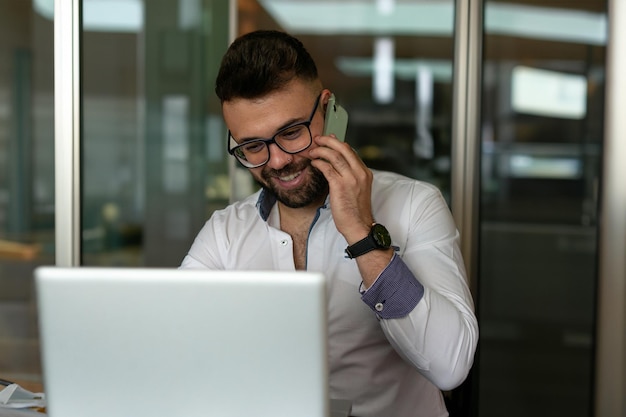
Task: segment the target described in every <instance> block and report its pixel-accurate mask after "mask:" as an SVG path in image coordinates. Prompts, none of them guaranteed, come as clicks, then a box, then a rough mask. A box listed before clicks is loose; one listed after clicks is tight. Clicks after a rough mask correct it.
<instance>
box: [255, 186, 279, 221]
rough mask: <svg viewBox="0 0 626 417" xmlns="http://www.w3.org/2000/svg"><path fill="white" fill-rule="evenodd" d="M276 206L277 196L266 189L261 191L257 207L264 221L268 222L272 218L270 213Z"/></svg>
mask: <svg viewBox="0 0 626 417" xmlns="http://www.w3.org/2000/svg"><path fill="white" fill-rule="evenodd" d="M274 204H276V196H275V195H274V194H273V193H271V192H268V191H267V190H265V189H263V190H261V194H259V199H258V200H257V202H256V207H257V209H258V210H259V215H260V216H261V218H262V219H263V220H264V221H267V219H268V218H269V217H270V212H271V211H272V207H274Z"/></svg>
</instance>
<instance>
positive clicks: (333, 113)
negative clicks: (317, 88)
mask: <svg viewBox="0 0 626 417" xmlns="http://www.w3.org/2000/svg"><path fill="white" fill-rule="evenodd" d="M347 129H348V112H347V111H346V109H344V108H343V107H341V106H340V105H339V104H337V103H335V95H334V94H332V95H331V96H330V98H329V99H328V105H327V107H326V117H325V119H324V135H330V134H331V133H333V134H334V135H335V136H336V137H337V139H339V140H340V141H342V142H343V141H344V140H345V139H346V130H347Z"/></svg>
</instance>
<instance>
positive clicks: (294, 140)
mask: <svg viewBox="0 0 626 417" xmlns="http://www.w3.org/2000/svg"><path fill="white" fill-rule="evenodd" d="M321 96H322V95H321V94H320V95H319V96H317V99H316V100H315V106H313V111H312V112H311V115H310V116H309V119H308V120H307V121H306V122H300V123H296V124H293V125H291V126H287V127H286V128H284V129H281V130H279V131H278V132H276V134H275V135H274V136H272V137H271V138H269V139H261V138H259V139H252V140H247V141H245V142H243V143H241V144H239V143H237V141H236V140H235V138H233V136H232V135H231V134H230V130H229V131H228V153H230V154H231V155H234V156H235V158H237V160H238V161H239V162H240V163H241V165H243V166H245V167H246V168H257V167H260V166H263V165H265V164H266V163H267V161H269V160H270V144H272V143H275V144H276V146H278V147H279V148H280V149H281V150H282V151H283V152H285V153H288V154H294V153H298V152H302V151H303V150H305V149H306V148H308V147H309V146H311V143H313V136H312V135H311V122H312V121H313V117H314V116H315V112H316V111H317V106H319V102H320V97H321Z"/></svg>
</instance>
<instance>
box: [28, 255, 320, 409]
mask: <svg viewBox="0 0 626 417" xmlns="http://www.w3.org/2000/svg"><path fill="white" fill-rule="evenodd" d="M35 278H36V286H37V287H36V288H37V293H38V303H39V304H38V306H39V320H40V334H41V341H42V344H43V345H42V361H43V371H44V387H45V391H46V396H47V398H48V414H49V415H50V416H51V417H84V416H87V415H88V416H90V417H111V416H116V417H120V416H133V417H135V416H140V415H145V416H156V417H160V416H163V417H165V416H167V417H171V416H175V415H179V416H186V417H193V416H219V417H227V416H242V417H243V416H246V417H249V416H272V417H280V416H290V417H291V416H294V415H298V416H302V417H306V416H311V417H313V416H315V417H320V416H327V415H328V413H329V401H328V392H327V391H328V388H327V385H328V367H327V353H326V287H325V279H324V277H323V275H321V274H317V273H309V272H286V271H280V272H279V271H263V272H252V271H208V270H204V271H200V270H193V271H191V270H177V269H156V268H95V267H77V268H60V267H41V268H39V269H37V270H36V271H35Z"/></svg>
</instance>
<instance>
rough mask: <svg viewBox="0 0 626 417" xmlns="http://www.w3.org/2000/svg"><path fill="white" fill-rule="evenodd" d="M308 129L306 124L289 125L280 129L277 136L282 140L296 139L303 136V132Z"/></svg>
mask: <svg viewBox="0 0 626 417" xmlns="http://www.w3.org/2000/svg"><path fill="white" fill-rule="evenodd" d="M305 130H306V126H304V125H296V126H291V127H288V128H287V129H285V130H282V131H280V132H279V133H278V134H277V135H276V137H277V138H278V139H281V140H294V139H298V138H299V137H300V136H302V133H303V132H304V131H305Z"/></svg>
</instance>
